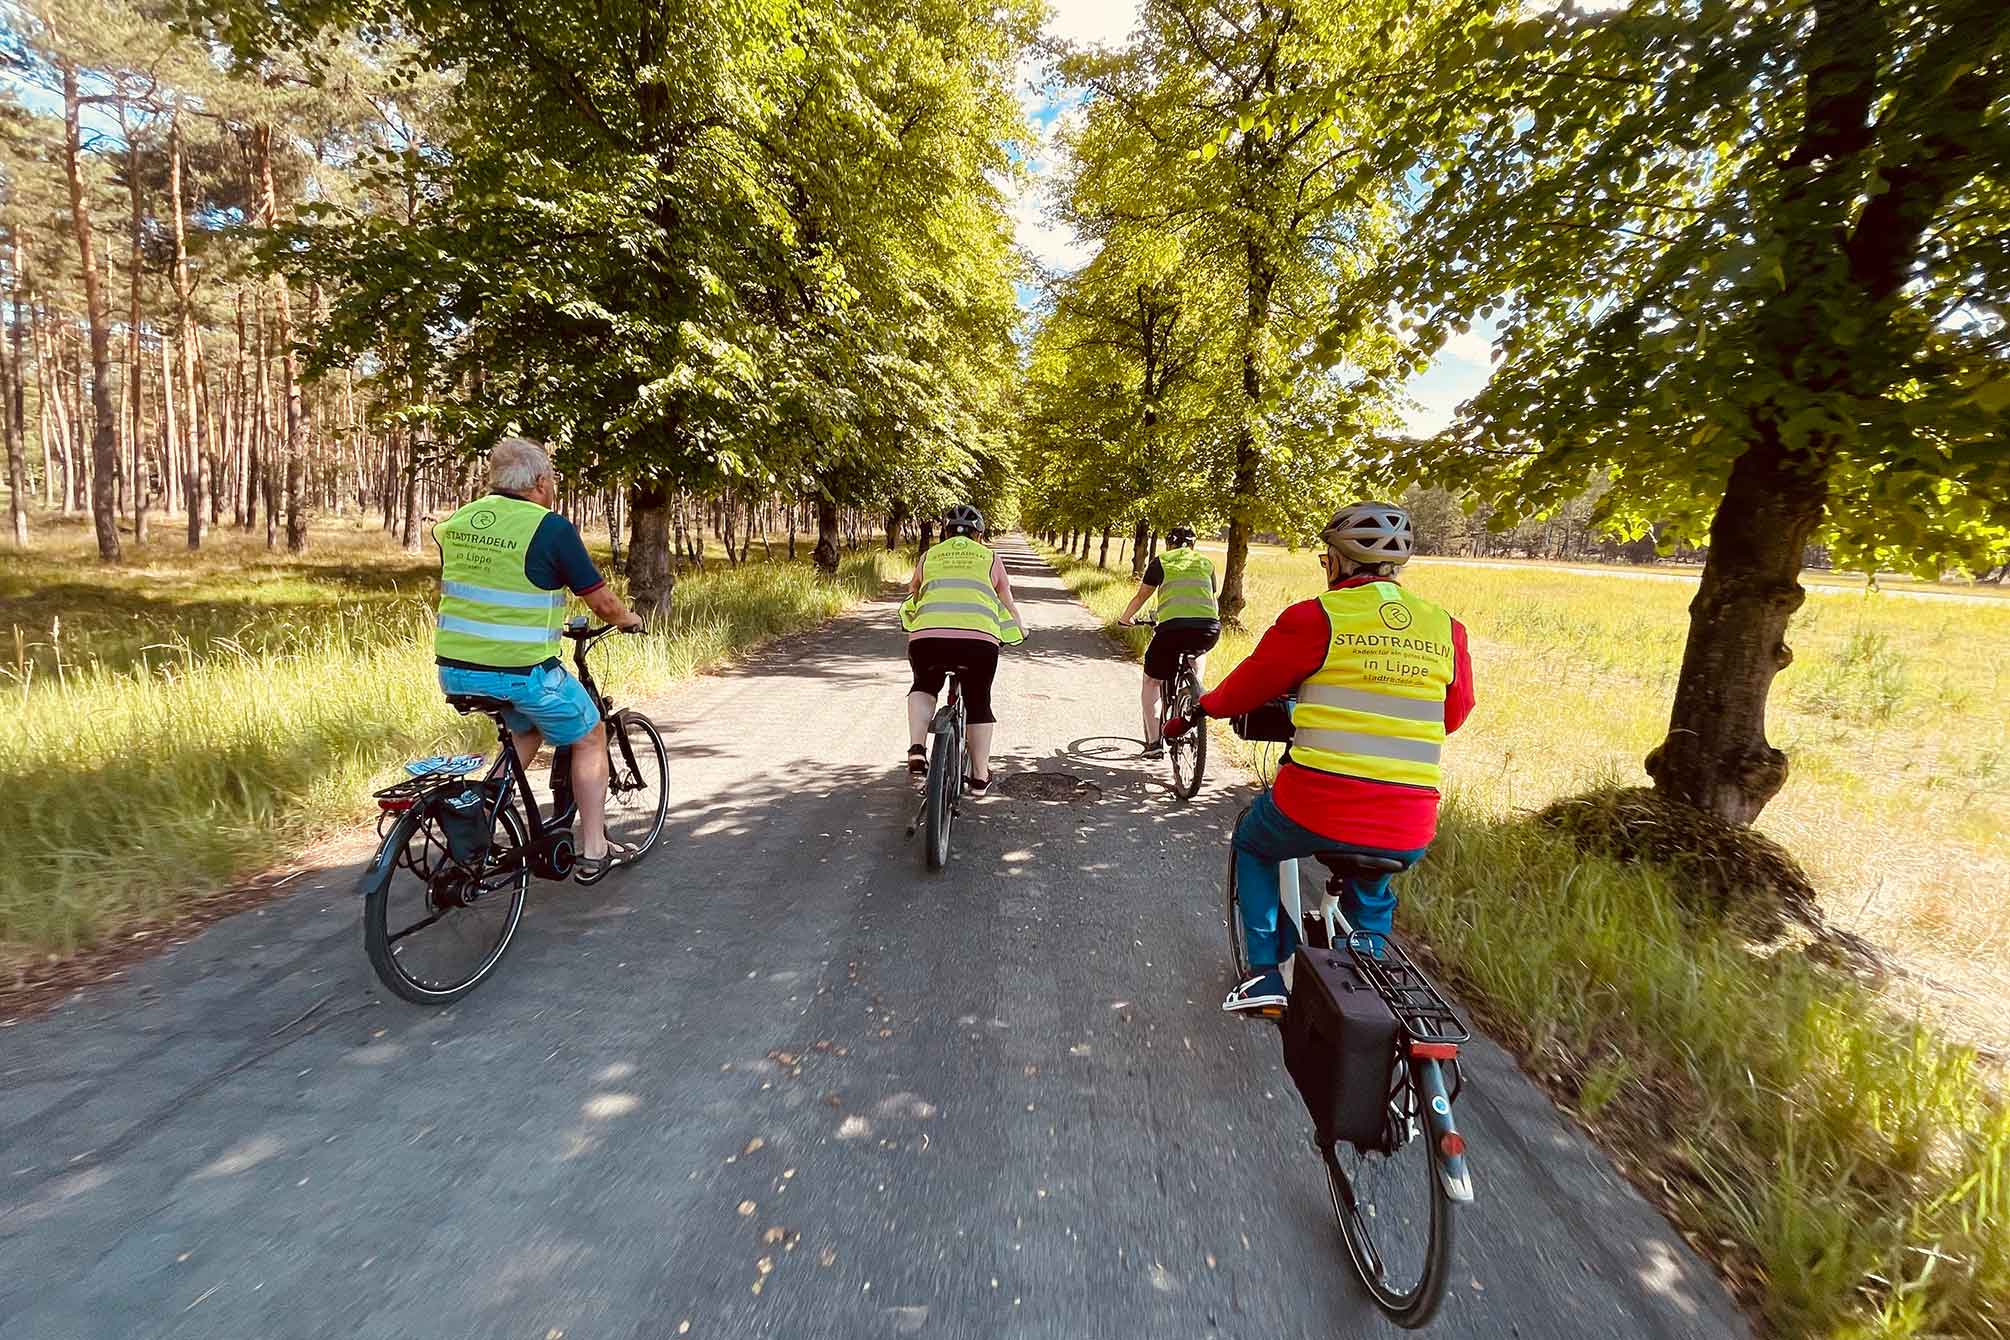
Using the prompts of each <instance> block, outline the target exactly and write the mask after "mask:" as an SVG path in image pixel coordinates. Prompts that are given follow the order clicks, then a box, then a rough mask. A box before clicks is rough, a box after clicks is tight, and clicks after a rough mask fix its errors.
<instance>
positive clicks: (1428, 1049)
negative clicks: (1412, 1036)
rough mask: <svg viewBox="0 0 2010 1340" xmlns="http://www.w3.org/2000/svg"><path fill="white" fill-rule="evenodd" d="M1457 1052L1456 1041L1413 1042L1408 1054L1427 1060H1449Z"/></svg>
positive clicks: (1457, 1045)
mask: <svg viewBox="0 0 2010 1340" xmlns="http://www.w3.org/2000/svg"><path fill="white" fill-rule="evenodd" d="M1458 1054H1459V1044H1457V1043H1456V1042H1413V1043H1411V1044H1410V1055H1412V1056H1418V1057H1422V1058H1423V1059H1424V1060H1427V1061H1449V1060H1452V1059H1453V1058H1455V1057H1456V1056H1458Z"/></svg>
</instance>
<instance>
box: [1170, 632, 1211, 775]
mask: <svg viewBox="0 0 2010 1340" xmlns="http://www.w3.org/2000/svg"><path fill="white" fill-rule="evenodd" d="M1199 701H1200V684H1199V682H1198V681H1197V680H1196V679H1195V678H1194V673H1193V667H1192V666H1191V665H1188V666H1186V667H1185V669H1184V673H1183V674H1181V676H1180V678H1179V687H1178V688H1177V689H1175V690H1174V691H1173V693H1172V695H1171V702H1170V704H1169V708H1168V714H1169V715H1171V716H1176V717H1185V718H1186V719H1187V720H1188V721H1189V722H1190V723H1192V724H1191V725H1189V726H1188V728H1187V731H1186V733H1185V734H1184V735H1182V736H1180V737H1179V738H1178V739H1176V740H1171V741H1168V742H1167V746H1166V758H1167V759H1168V760H1169V761H1170V762H1171V764H1172V775H1173V795H1174V796H1176V797H1177V798H1179V799H1180V800H1192V799H1193V798H1194V797H1195V796H1196V795H1198V794H1199V793H1200V783H1201V777H1202V774H1203V773H1205V772H1206V770H1207V723H1206V722H1205V721H1195V720H1194V719H1193V709H1194V704H1195V703H1197V702H1199Z"/></svg>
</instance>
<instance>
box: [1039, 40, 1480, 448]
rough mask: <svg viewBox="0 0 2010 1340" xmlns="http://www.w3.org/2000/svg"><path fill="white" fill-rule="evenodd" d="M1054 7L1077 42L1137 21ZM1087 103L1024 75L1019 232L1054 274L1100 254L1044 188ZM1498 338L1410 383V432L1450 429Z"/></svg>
mask: <svg viewBox="0 0 2010 1340" xmlns="http://www.w3.org/2000/svg"><path fill="white" fill-rule="evenodd" d="M1048 4H1049V7H1050V9H1051V10H1052V13H1051V15H1050V17H1049V18H1048V21H1047V32H1048V33H1049V34H1050V35H1053V36H1056V37H1063V38H1066V39H1068V40H1069V41H1072V42H1100V43H1103V44H1105V45H1111V46H1114V45H1119V44H1121V43H1122V42H1123V41H1124V39H1125V37H1126V36H1128V34H1129V32H1130V29H1131V26H1132V24H1133V23H1134V22H1135V21H1136V18H1137V6H1136V4H1135V3H1134V0H1048ZM1080 97H1081V93H1080V90H1078V89H1068V88H1060V87H1055V86H1052V85H1049V84H1046V83H1044V82H1042V80H1041V79H1040V70H1039V67H1038V65H1037V63H1036V64H1031V65H1029V66H1027V67H1026V69H1025V70H1024V71H1023V72H1022V78H1021V88H1020V98H1021V100H1022V101H1023V103H1024V104H1025V107H1026V114H1027V116H1028V117H1029V118H1030V119H1031V120H1032V122H1033V124H1034V126H1035V127H1036V128H1037V129H1038V130H1039V132H1040V139H1039V142H1038V143H1037V144H1036V145H1034V146H1033V148H1032V149H1031V150H1030V151H1029V152H1028V153H1027V154H1026V156H1025V160H1024V161H1025V163H1026V166H1027V169H1028V172H1029V174H1030V176H1031V178H1032V181H1031V184H1030V186H1029V187H1028V188H1027V189H1025V190H1022V191H1020V192H1019V193H1018V195H1017V197H1016V198H1015V199H1014V201H1013V209H1012V218H1013V226H1014V229H1015V230H1016V232H1017V235H1018V239H1019V245H1020V246H1022V247H1024V248H1025V249H1026V250H1027V252H1029V253H1030V254H1031V255H1032V256H1033V257H1034V259H1036V260H1037V261H1039V262H1040V264H1041V265H1043V266H1045V267H1047V268H1048V269H1050V270H1057V271H1063V272H1065V271H1068V270H1073V269H1075V268H1077V267H1079V266H1080V265H1082V264H1083V263H1084V262H1086V261H1087V260H1088V259H1089V257H1090V256H1091V255H1092V254H1094V253H1093V250H1092V249H1091V248H1090V247H1087V246H1085V245H1084V244H1083V243H1082V240H1081V239H1080V238H1078V237H1076V236H1075V235H1074V234H1073V232H1072V231H1071V230H1069V229H1067V228H1064V227H1062V226H1060V225H1058V224H1056V223H1055V222H1054V221H1053V220H1052V218H1050V217H1049V215H1048V212H1047V208H1046V205H1047V201H1046V190H1045V184H1046V182H1048V181H1049V180H1051V177H1052V173H1053V171H1054V168H1055V154H1056V148H1055V144H1054V131H1055V128H1056V125H1057V124H1058V123H1059V122H1060V121H1061V119H1062V117H1063V116H1065V115H1066V114H1067V112H1068V111H1069V109H1070V108H1072V107H1073V106H1074V105H1075V103H1076V102H1078V101H1079V100H1080ZM1031 297H1032V295H1031V293H1030V291H1028V290H1027V289H1025V288H1024V287H1023V286H1022V287H1021V289H1020V302H1021V303H1022V304H1026V303H1029V302H1030V301H1031ZM1491 334H1492V331H1491V329H1485V330H1483V329H1481V328H1479V327H1475V328H1474V330H1473V331H1472V333H1470V334H1467V335H1463V336H1458V337H1456V338H1454V339H1453V340H1452V341H1451V342H1450V343H1448V344H1447V345H1446V346H1445V348H1444V350H1443V351H1442V352H1440V353H1439V355H1438V357H1437V359H1436V361H1435V362H1433V363H1432V365H1431V367H1430V369H1429V370H1428V371H1426V372H1425V373H1423V374H1422V375H1421V376H1419V377H1416V378H1415V379H1413V380H1412V381H1411V383H1410V385H1409V387H1408V388H1407V389H1408V390H1409V393H1410V395H1411V396H1412V397H1414V398H1415V399H1416V401H1417V402H1418V403H1417V406H1416V408H1415V409H1413V410H1412V411H1411V413H1410V415H1409V424H1408V426H1409V429H1410V431H1412V432H1415V433H1430V432H1435V431H1437V430H1438V429H1440V428H1442V427H1444V426H1445V425H1446V424H1447V423H1449V422H1450V421H1451V417H1452V411H1453V409H1454V408H1456V407H1457V405H1458V404H1459V402H1460V401H1462V400H1465V399H1468V398H1469V397H1471V396H1472V395H1473V394H1474V393H1475V392H1477V391H1478V390H1479V389H1480V388H1481V387H1482V386H1484V385H1486V380H1487V372H1488V368H1489V355H1490V352H1491V351H1490V347H1489V344H1488V340H1489V337H1490V336H1491Z"/></svg>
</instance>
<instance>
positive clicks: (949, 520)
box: [942, 503, 984, 540]
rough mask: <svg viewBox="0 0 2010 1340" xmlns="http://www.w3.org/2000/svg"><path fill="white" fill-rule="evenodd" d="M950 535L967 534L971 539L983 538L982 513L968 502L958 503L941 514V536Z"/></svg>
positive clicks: (946, 537) (947, 536)
mask: <svg viewBox="0 0 2010 1340" xmlns="http://www.w3.org/2000/svg"><path fill="white" fill-rule="evenodd" d="M952 535H967V536H969V537H970V538H971V539H973V540H981V539H983V538H984V513H982V512H980V511H978V510H977V509H976V508H975V507H972V506H971V505H970V504H969V503H958V504H956V506H954V507H952V508H950V509H949V510H948V511H947V512H945V513H943V514H942V538H943V539H945V540H946V539H948V538H949V537H950V536H952Z"/></svg>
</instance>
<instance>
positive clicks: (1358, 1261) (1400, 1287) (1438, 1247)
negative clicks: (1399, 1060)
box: [1321, 1074, 1455, 1330]
mask: <svg viewBox="0 0 2010 1340" xmlns="http://www.w3.org/2000/svg"><path fill="white" fill-rule="evenodd" d="M1406 1082H1407V1083H1408V1084H1409V1085H1410V1086H1411V1088H1412V1090H1413V1091H1414V1090H1415V1089H1416V1087H1417V1080H1416V1078H1415V1076H1414V1075H1413V1074H1412V1075H1411V1076H1410V1077H1409V1079H1408V1080H1407V1081H1406ZM1321 1154H1322V1156H1323V1158H1324V1161H1325V1164H1326V1189H1327V1193H1328V1194H1329V1195H1330V1196H1331V1198H1332V1202H1333V1218H1334V1221H1335V1223H1336V1224H1337V1225H1338V1227H1339V1229H1340V1238H1341V1241H1342V1242H1343V1243H1344V1244H1345V1246H1346V1249H1347V1259H1348V1263H1349V1264H1350V1265H1352V1266H1353V1267H1354V1274H1355V1276H1356V1277H1357V1278H1358V1279H1359V1280H1360V1281H1361V1285H1362V1287H1363V1288H1364V1289H1366V1290H1367V1293H1368V1297H1369V1298H1370V1299H1372V1300H1373V1301H1374V1304H1375V1306H1376V1307H1377V1308H1379V1309H1381V1311H1382V1313H1383V1315H1385V1316H1387V1317H1388V1318H1389V1320H1390V1321H1392V1322H1394V1323H1395V1324H1396V1325H1398V1326H1401V1327H1403V1328H1404V1329H1405V1330H1416V1329H1418V1328H1419V1327H1422V1326H1425V1325H1427V1324H1429V1322H1430V1320H1431V1318H1432V1317H1434V1316H1435V1315H1436V1314H1437V1311H1438V1306H1439V1304H1441V1303H1442V1302H1443V1301H1444V1298H1445V1286H1446V1284H1447V1283H1448V1282H1449V1281H1450V1278H1451V1264H1452V1239H1453V1236H1454V1234H1453V1224H1454V1222H1455V1221H1454V1218H1453V1214H1452V1208H1453V1204H1454V1202H1453V1200H1452V1198H1451V1196H1450V1195H1449V1194H1448V1193H1447V1192H1446V1190H1445V1184H1444V1180H1443V1178H1442V1176H1441V1175H1440V1170H1439V1168H1438V1156H1437V1152H1436V1149H1435V1147H1434V1142H1433V1140H1432V1139H1431V1134H1430V1129H1429V1127H1428V1125H1424V1124H1422V1123H1420V1124H1419V1128H1418V1129H1417V1131H1416V1133H1415V1134H1414V1135H1412V1136H1411V1138H1410V1139H1409V1140H1408V1141H1406V1142H1405V1143H1404V1145H1403V1146H1402V1147H1401V1148H1399V1149H1398V1150H1396V1151H1395V1152H1394V1153H1393V1154H1391V1155H1388V1156H1383V1155H1379V1154H1374V1153H1368V1154H1362V1153H1360V1152H1359V1151H1352V1152H1351V1154H1350V1153H1343V1152H1341V1151H1340V1150H1337V1149H1330V1148H1329V1149H1326V1150H1322V1151H1321ZM1405 1154H1409V1155H1410V1156H1411V1157H1410V1158H1409V1159H1408V1160H1407V1161H1406V1162H1405V1165H1404V1171H1403V1172H1402V1173H1400V1174H1398V1173H1394V1172H1392V1171H1391V1170H1392V1169H1393V1166H1394V1164H1395V1162H1396V1160H1398V1159H1401V1158H1402V1157H1403V1156H1404V1155H1405ZM1350 1157H1351V1158H1354V1159H1358V1160H1359V1163H1357V1164H1356V1170H1355V1172H1353V1173H1351V1174H1350V1173H1349V1172H1348V1170H1347V1167H1346V1166H1345V1161H1346V1160H1347V1159H1349V1158H1350ZM1371 1161H1373V1162H1371ZM1375 1163H1380V1164H1383V1165H1388V1166H1386V1167H1383V1168H1379V1169H1377V1170H1376V1177H1375V1179H1374V1184H1373V1185H1369V1186H1367V1187H1365V1188H1364V1186H1363V1183H1364V1182H1367V1181H1368V1180H1369V1179H1368V1178H1367V1177H1365V1176H1364V1175H1363V1174H1364V1172H1365V1170H1367V1169H1369V1168H1371V1167H1373V1166H1374V1165H1375ZM1411 1163H1414V1164H1417V1165H1418V1166H1419V1167H1420V1168H1421V1173H1422V1176H1423V1177H1424V1178H1425V1180H1426V1181H1427V1183H1428V1186H1429V1190H1428V1191H1427V1192H1426V1193H1425V1194H1426V1195H1427V1197H1428V1200H1429V1209H1428V1211H1424V1212H1423V1213H1425V1214H1427V1215H1428V1221H1427V1223H1426V1224H1425V1225H1422V1226H1421V1227H1422V1228H1423V1241H1422V1246H1421V1250H1420V1251H1411V1252H1407V1253H1405V1261H1404V1266H1403V1268H1402V1269H1401V1270H1400V1275H1401V1278H1398V1279H1393V1280H1392V1279H1391V1278H1390V1267H1389V1264H1388V1261H1389V1258H1390V1256H1391V1250H1390V1249H1391V1247H1392V1246H1393V1245H1394V1244H1393V1242H1392V1241H1391V1239H1393V1238H1394V1237H1395V1236H1396V1235H1397V1234H1398V1233H1399V1232H1401V1231H1402V1229H1401V1226H1400V1225H1401V1223H1402V1221H1403V1220H1404V1219H1405V1214H1404V1212H1403V1209H1402V1208H1401V1207H1399V1206H1397V1205H1395V1204H1393V1203H1390V1201H1388V1200H1385V1198H1384V1197H1383V1196H1382V1195H1381V1193H1380V1186H1381V1185H1382V1184H1385V1183H1386V1184H1387V1185H1389V1186H1395V1185H1397V1184H1398V1183H1399V1181H1400V1180H1401V1178H1402V1177H1412V1178H1414V1177H1415V1176H1416V1175H1417V1174H1415V1173H1412V1172H1410V1171H1409V1170H1408V1165H1409V1164H1411ZM1408 1209H1409V1214H1408V1216H1407V1217H1408V1220H1409V1226H1410V1228H1411V1229H1413V1230H1414V1229H1416V1228H1417V1227H1419V1225H1417V1224H1416V1222H1415V1221H1416V1219H1417V1218H1418V1216H1419V1209H1418V1207H1416V1206H1415V1205H1414V1204H1412V1205H1410V1206H1409V1207H1408ZM1378 1230H1379V1231H1378ZM1378 1238H1380V1239H1381V1241H1380V1243H1379V1244H1378V1242H1377V1239H1378ZM1412 1264H1414V1266H1415V1269H1414V1270H1411V1269H1409V1266H1410V1265H1412Z"/></svg>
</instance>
